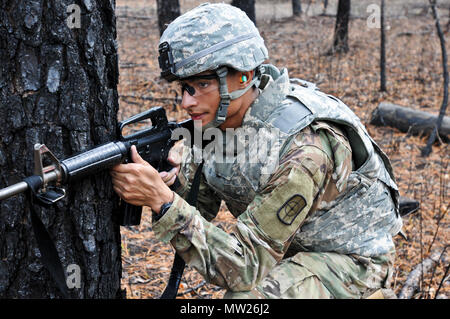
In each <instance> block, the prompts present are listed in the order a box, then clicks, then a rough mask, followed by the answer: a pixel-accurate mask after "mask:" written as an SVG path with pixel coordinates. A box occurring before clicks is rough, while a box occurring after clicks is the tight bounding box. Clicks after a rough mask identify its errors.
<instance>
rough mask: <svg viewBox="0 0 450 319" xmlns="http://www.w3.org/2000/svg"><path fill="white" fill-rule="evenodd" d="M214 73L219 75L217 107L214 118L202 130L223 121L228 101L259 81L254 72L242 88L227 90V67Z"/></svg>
mask: <svg viewBox="0 0 450 319" xmlns="http://www.w3.org/2000/svg"><path fill="white" fill-rule="evenodd" d="M216 73H217V76H218V77H219V94H220V102H219V108H218V109H217V112H216V117H215V119H214V120H213V121H212V122H210V123H208V124H206V125H205V126H203V130H205V129H207V128H210V127H218V126H219V125H220V124H222V123H223V122H225V119H226V117H227V112H228V107H229V106H230V102H231V101H232V100H236V99H237V98H239V97H241V96H242V95H244V94H245V93H246V92H247V91H248V90H250V89H251V88H252V87H253V86H254V85H256V86H258V85H259V83H260V77H259V74H256V75H255V76H254V77H253V80H252V81H251V82H250V83H249V84H248V85H247V87H245V88H244V89H241V90H236V91H233V92H228V85H227V75H228V68H227V67H221V68H219V69H217V70H216ZM257 73H259V72H257Z"/></svg>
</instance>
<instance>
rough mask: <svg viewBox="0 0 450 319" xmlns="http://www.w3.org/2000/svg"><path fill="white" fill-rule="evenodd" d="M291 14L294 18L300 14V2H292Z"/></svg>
mask: <svg viewBox="0 0 450 319" xmlns="http://www.w3.org/2000/svg"><path fill="white" fill-rule="evenodd" d="M292 13H293V14H294V15H295V16H299V15H301V14H302V2H301V0H292Z"/></svg>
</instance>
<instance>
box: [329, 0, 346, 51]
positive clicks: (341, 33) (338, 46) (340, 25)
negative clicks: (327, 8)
mask: <svg viewBox="0 0 450 319" xmlns="http://www.w3.org/2000/svg"><path fill="white" fill-rule="evenodd" d="M349 21H350V0H339V3H338V10H337V15H336V25H335V29H334V41H333V48H332V53H347V52H348V22H349Z"/></svg>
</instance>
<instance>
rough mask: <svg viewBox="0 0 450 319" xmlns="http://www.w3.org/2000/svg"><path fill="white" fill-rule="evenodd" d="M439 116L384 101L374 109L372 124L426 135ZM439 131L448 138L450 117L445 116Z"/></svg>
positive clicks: (443, 137) (444, 137)
mask: <svg viewBox="0 0 450 319" xmlns="http://www.w3.org/2000/svg"><path fill="white" fill-rule="evenodd" d="M437 118H438V116H437V115H433V114H430V113H427V112H423V111H418V110H413V109H410V108H407V107H402V106H399V105H395V104H391V103H385V102H383V103H380V105H378V107H377V108H376V109H375V110H374V111H373V113H372V118H371V120H370V124H372V125H378V126H390V127H395V128H397V129H398V130H400V131H401V132H405V133H406V132H407V133H408V134H412V135H426V134H430V133H431V132H432V131H433V129H434V127H435V124H436V120H437ZM438 133H439V136H440V137H441V139H442V140H444V141H447V140H448V136H449V135H450V117H448V116H445V117H444V118H443V120H442V125H441V127H440V129H439V132H438Z"/></svg>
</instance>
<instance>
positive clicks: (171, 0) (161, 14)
mask: <svg viewBox="0 0 450 319" xmlns="http://www.w3.org/2000/svg"><path fill="white" fill-rule="evenodd" d="M156 7H157V11H158V27H159V35H160V36H161V35H162V34H163V32H164V30H165V29H166V28H167V26H168V25H169V24H170V23H171V22H172V21H173V20H175V19H176V18H177V17H179V16H180V14H181V13H180V2H179V0H157V1H156Z"/></svg>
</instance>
